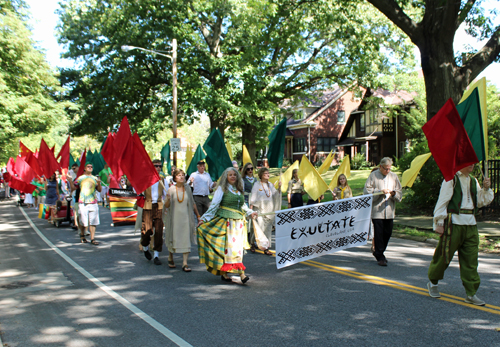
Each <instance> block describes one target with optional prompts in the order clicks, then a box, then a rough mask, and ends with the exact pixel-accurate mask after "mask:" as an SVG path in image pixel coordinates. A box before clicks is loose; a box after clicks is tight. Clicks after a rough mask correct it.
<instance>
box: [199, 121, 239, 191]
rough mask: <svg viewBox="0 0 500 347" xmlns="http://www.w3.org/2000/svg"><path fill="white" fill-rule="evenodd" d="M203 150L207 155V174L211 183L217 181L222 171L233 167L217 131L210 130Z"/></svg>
mask: <svg viewBox="0 0 500 347" xmlns="http://www.w3.org/2000/svg"><path fill="white" fill-rule="evenodd" d="M203 149H204V150H205V152H206V153H207V157H206V160H207V164H208V173H209V174H210V177H211V178H212V180H213V181H217V180H218V179H219V177H220V176H221V175H222V173H223V172H224V170H226V169H227V168H228V167H232V166H233V163H232V162H231V158H230V157H229V153H228V152H227V148H226V144H225V143H224V140H223V139H222V135H221V133H220V131H219V129H217V128H216V129H214V130H212V132H211V133H210V135H209V136H208V138H207V140H206V141H205V144H204V145H203Z"/></svg>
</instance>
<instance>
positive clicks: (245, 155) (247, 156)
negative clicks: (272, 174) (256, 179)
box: [242, 145, 256, 172]
mask: <svg viewBox="0 0 500 347" xmlns="http://www.w3.org/2000/svg"><path fill="white" fill-rule="evenodd" d="M246 163H251V164H252V165H254V163H253V162H252V158H251V157H250V153H248V149H247V147H246V146H245V145H243V163H242V164H243V166H245V164H246ZM254 167H255V165H254ZM255 171H256V170H255V169H254V172H255Z"/></svg>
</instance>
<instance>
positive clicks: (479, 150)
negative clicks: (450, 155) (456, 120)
mask: <svg viewBox="0 0 500 347" xmlns="http://www.w3.org/2000/svg"><path fill="white" fill-rule="evenodd" d="M457 111H458V114H459V115H460V118H461V119H462V123H464V128H465V131H466V132H467V135H468V136H469V139H470V142H471V143H472V147H473V148H474V152H476V155H477V159H478V160H479V161H483V160H485V159H486V149H485V147H486V146H485V138H484V131H483V121H482V117H481V105H480V103H479V92H478V90H477V88H475V89H474V91H472V93H471V94H470V95H469V97H468V98H467V99H465V100H464V101H462V102H461V103H460V104H458V105H457Z"/></svg>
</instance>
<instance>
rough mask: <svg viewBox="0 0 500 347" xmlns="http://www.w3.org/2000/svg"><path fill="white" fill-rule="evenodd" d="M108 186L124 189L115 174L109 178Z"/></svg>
mask: <svg viewBox="0 0 500 347" xmlns="http://www.w3.org/2000/svg"><path fill="white" fill-rule="evenodd" d="M108 184H109V188H115V189H122V187H121V186H120V183H118V180H117V179H116V177H115V175H114V174H111V175H109V176H108Z"/></svg>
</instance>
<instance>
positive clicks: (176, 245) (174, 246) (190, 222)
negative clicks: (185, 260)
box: [165, 184, 196, 253]
mask: <svg viewBox="0 0 500 347" xmlns="http://www.w3.org/2000/svg"><path fill="white" fill-rule="evenodd" d="M184 189H185V192H184V193H182V192H180V191H177V188H176V186H175V185H174V186H171V187H170V188H169V189H168V191H167V194H168V195H170V207H169V208H168V209H166V211H165V216H166V218H165V221H166V223H165V242H166V244H167V247H168V251H169V252H170V253H189V252H191V244H192V243H195V235H196V222H195V215H194V213H193V211H194V199H193V194H192V192H191V187H189V185H188V184H184Z"/></svg>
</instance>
